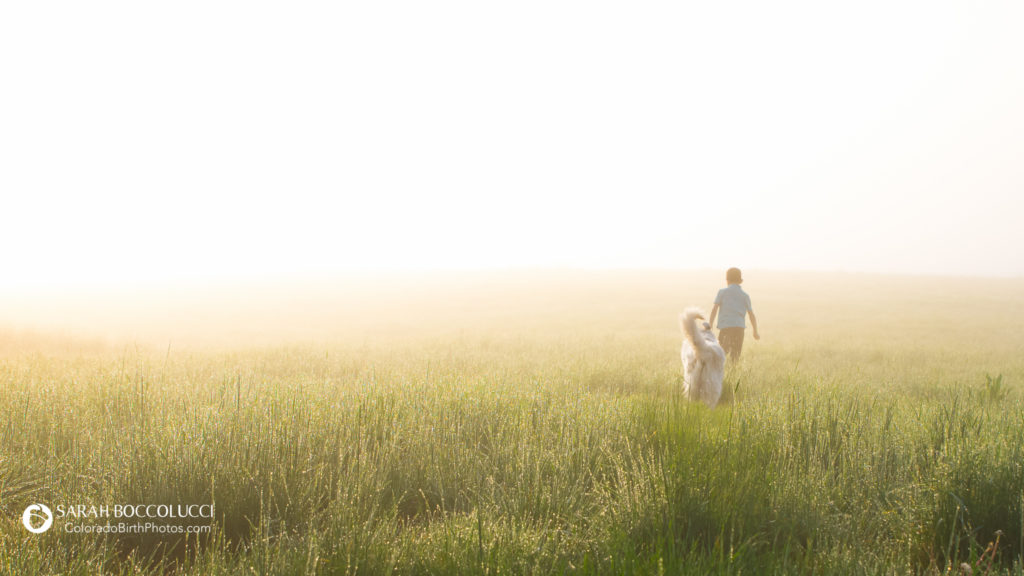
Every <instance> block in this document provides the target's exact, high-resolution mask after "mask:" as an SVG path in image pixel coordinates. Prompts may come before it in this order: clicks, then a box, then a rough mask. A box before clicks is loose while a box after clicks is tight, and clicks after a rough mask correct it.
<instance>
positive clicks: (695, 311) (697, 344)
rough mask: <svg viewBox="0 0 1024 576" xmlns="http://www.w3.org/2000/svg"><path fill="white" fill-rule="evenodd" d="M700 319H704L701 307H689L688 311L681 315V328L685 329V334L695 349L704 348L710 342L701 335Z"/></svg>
mask: <svg viewBox="0 0 1024 576" xmlns="http://www.w3.org/2000/svg"><path fill="white" fill-rule="evenodd" d="M698 319H699V320H703V319H704V313H703V312H701V311H700V309H699V308H687V309H686V312H683V313H682V314H680V315H679V329H680V330H682V331H683V336H685V337H686V339H687V340H688V341H689V342H690V344H691V345H692V346H693V347H694V348H695V349H697V350H703V349H704V348H706V347H707V345H708V343H707V341H706V340H704V337H703V336H701V335H700V329H699V328H697V320H698Z"/></svg>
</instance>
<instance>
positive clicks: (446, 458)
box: [0, 271, 1024, 575]
mask: <svg viewBox="0 0 1024 576" xmlns="http://www.w3.org/2000/svg"><path fill="white" fill-rule="evenodd" d="M745 272H746V273H745V276H746V277H747V282H746V283H745V285H744V287H745V289H747V290H748V292H749V293H750V294H751V296H752V298H753V302H754V307H755V310H756V311H757V314H758V320H759V323H760V325H761V332H762V340H761V341H760V342H754V341H753V339H752V338H751V337H750V333H749V330H748V333H747V340H746V343H745V347H744V353H743V358H742V359H741V360H740V361H739V362H736V363H730V364H729V365H728V367H727V373H726V388H727V394H726V396H727V398H726V401H725V402H724V403H723V405H721V406H719V407H718V408H716V409H714V410H711V409H708V408H707V407H705V406H703V405H695V404H690V403H688V402H686V401H685V400H684V399H683V398H682V397H681V394H680V387H681V383H682V382H681V370H680V361H679V346H680V342H681V339H680V335H679V331H678V326H677V324H676V316H677V314H678V312H680V311H681V310H682V309H683V308H685V307H686V306H689V305H698V306H702V307H704V308H705V309H709V308H710V305H711V301H712V299H713V297H714V294H715V291H716V290H717V289H718V288H719V287H721V285H722V284H723V282H722V278H721V276H722V275H723V273H721V272H718V271H716V272H546V273H537V274H532V275H531V274H525V273H522V274H513V273H479V274H465V275H461V276H457V277H456V276H449V277H443V278H438V277H433V276H426V275H422V276H414V275H405V276H400V275H396V276H393V277H390V278H385V279H378V280H376V281H374V282H370V281H358V282H357V281H355V280H351V279H335V280H333V281H331V282H324V283H320V284H317V285H315V286H313V285H302V284H296V285H288V286H283V285H282V286H276V287H273V288H272V289H263V291H256V290H250V289H247V288H245V287H242V286H227V287H221V288H218V289H216V290H214V289H209V290H206V291H204V292H202V293H201V294H200V293H199V292H196V293H195V294H192V295H191V296H189V295H188V294H185V295H184V296H182V295H181V294H177V295H171V294H168V293H153V294H150V295H149V296H148V299H139V300H137V301H136V300H130V299H125V298H121V299H117V298H115V299H112V300H109V301H103V302H100V301H99V300H94V301H87V299H85V297H84V296H83V297H82V300H81V301H75V302H71V303H67V302H65V303H63V304H55V303H53V302H42V303H36V304H35V306H36V307H35V308H33V305H30V304H31V303H30V302H29V301H28V300H27V299H22V300H19V299H17V298H14V297H12V298H9V299H8V300H7V303H5V304H4V305H2V306H0V314H2V315H0V323H4V322H7V323H8V324H9V325H10V326H11V327H10V328H8V329H6V330H3V331H0V574H11V575H15V574H17V575H24V574H148V573H154V574H225V575H227V574H850V575H853V574H864V575H867V574H886V575H890V574H891V575H904V574H906V575H912V574H924V575H933V574H934V575H938V574H961V573H964V569H963V568H961V565H962V564H965V563H966V564H968V565H969V566H970V570H971V572H972V573H973V574H1015V575H1021V574H1024V393H1022V389H1024V329H1022V327H1024V281H1022V280H1019V279H976V278H974V279H972V278H912V277H898V276H891V277H890V276H874V275H855V274H824V273H791V274H786V273H781V272H772V273H767V272H763V273H758V272H757V271H745ZM47 314H49V315H47ZM33 322H35V323H34V324H33ZM26 326H34V328H33V331H27V330H26V329H25V327H26ZM36 502H39V503H49V504H50V505H51V506H53V505H55V504H57V503H63V502H67V503H70V502H73V503H81V504H86V505H103V504H115V503H159V504H164V503H166V504H179V503H181V504H213V505H214V506H215V510H216V513H215V515H214V518H213V519H212V521H210V522H208V524H209V525H211V530H210V532H209V533H207V534H202V535H191V536H182V535H167V534H102V535H100V534H74V533H65V532H62V531H60V530H59V529H56V528H55V529H51V530H50V531H48V532H46V533H43V534H38V535H36V534H31V533H29V532H28V531H27V530H26V529H25V527H24V526H22V512H23V511H24V510H25V508H26V506H28V505H29V504H32V503H36Z"/></svg>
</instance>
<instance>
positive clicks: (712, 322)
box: [708, 304, 718, 328]
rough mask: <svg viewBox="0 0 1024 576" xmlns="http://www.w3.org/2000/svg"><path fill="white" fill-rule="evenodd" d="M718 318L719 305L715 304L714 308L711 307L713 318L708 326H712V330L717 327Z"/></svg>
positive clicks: (709, 320)
mask: <svg viewBox="0 0 1024 576" xmlns="http://www.w3.org/2000/svg"><path fill="white" fill-rule="evenodd" d="M716 316H718V304H715V305H714V306H712V307H711V318H710V319H708V324H711V327H712V328H714V327H715V317H716Z"/></svg>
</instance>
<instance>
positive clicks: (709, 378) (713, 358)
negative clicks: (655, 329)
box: [679, 308, 725, 408]
mask: <svg viewBox="0 0 1024 576" xmlns="http://www.w3.org/2000/svg"><path fill="white" fill-rule="evenodd" d="M697 320H701V323H700V326H699V327H698V325H697ZM703 320H704V313H703V312H701V311H700V310H699V309H697V308H687V309H686V312H684V313H682V314H680V315H679V329H680V330H682V332H683V349H682V351H681V352H680V356H681V357H682V360H683V371H684V372H683V393H684V394H686V397H687V398H689V399H690V400H693V401H698V400H699V401H702V402H704V403H706V404H707V405H708V406H710V407H712V408H714V407H715V405H716V404H718V399H719V398H721V397H722V379H723V378H724V377H725V351H724V350H722V346H721V345H719V344H718V339H717V338H715V334H714V333H713V332H712V331H711V325H710V324H708V323H707V322H704V321H703Z"/></svg>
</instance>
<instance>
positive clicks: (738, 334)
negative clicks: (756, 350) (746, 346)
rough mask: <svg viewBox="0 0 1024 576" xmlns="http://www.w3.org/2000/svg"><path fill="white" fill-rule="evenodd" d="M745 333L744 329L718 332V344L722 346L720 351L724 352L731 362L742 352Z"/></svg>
mask: <svg viewBox="0 0 1024 576" xmlns="http://www.w3.org/2000/svg"><path fill="white" fill-rule="evenodd" d="M745 331H746V329H745V328H722V329H721V330H719V331H718V343H719V344H721V345H722V350H725V353H726V354H728V355H729V358H730V359H732V360H735V359H737V358H739V357H740V352H742V351H743V334H744V332H745Z"/></svg>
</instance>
